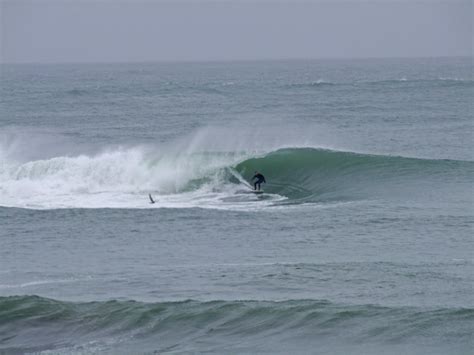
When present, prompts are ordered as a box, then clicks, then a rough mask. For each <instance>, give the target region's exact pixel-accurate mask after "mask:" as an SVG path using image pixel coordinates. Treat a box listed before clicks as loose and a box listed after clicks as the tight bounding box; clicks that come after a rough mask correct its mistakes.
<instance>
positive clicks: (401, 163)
mask: <svg viewBox="0 0 474 355" xmlns="http://www.w3.org/2000/svg"><path fill="white" fill-rule="evenodd" d="M473 167H474V164H473V163H472V162H467V161H453V160H429V159H417V158H404V157H396V156H384V155H368V154H357V153H350V152H339V151H331V150H323V149H314V148H289V149H280V150H277V151H274V152H272V153H269V154H267V155H265V156H262V157H258V158H252V159H248V160H245V161H243V162H241V163H239V164H238V165H237V166H236V167H235V169H236V170H237V171H238V172H239V173H240V174H241V175H242V176H243V177H244V179H246V180H247V181H250V179H251V178H252V176H253V174H254V172H255V171H257V170H258V171H260V172H261V173H263V174H264V175H265V177H266V178H267V182H268V184H266V185H264V189H265V191H266V192H268V193H275V194H280V195H283V196H286V197H288V199H289V200H290V201H292V202H295V201H297V202H312V201H327V200H354V199H360V198H371V197H377V196H380V195H387V194H392V195H397V194H400V193H409V194H412V193H413V192H417V191H418V192H421V191H422V190H426V189H436V190H438V191H439V190H440V187H441V189H442V185H443V184H445V185H446V187H448V186H447V185H450V184H452V183H471V182H472V181H473V179H472V177H473V171H474V169H473Z"/></svg>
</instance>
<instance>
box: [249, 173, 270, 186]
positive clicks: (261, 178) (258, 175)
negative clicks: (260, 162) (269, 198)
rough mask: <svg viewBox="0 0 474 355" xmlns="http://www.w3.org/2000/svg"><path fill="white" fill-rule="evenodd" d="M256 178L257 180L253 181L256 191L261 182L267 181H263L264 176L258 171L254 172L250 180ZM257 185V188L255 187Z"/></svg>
mask: <svg viewBox="0 0 474 355" xmlns="http://www.w3.org/2000/svg"><path fill="white" fill-rule="evenodd" d="M255 179H257V181H255V182H254V184H253V187H254V190H255V191H257V190H260V184H261V183H262V182H263V183H265V184H266V183H267V182H266V181H265V176H263V175H262V174H260V173H259V172H258V171H256V172H255V175H254V176H253V178H252V181H253V180H255ZM257 187H258V189H257Z"/></svg>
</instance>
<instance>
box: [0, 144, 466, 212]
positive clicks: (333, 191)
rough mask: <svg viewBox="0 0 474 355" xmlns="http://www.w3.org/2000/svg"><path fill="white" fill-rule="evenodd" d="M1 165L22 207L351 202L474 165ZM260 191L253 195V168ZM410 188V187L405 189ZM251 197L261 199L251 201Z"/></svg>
mask: <svg viewBox="0 0 474 355" xmlns="http://www.w3.org/2000/svg"><path fill="white" fill-rule="evenodd" d="M4 161H5V162H4V163H3V164H2V165H0V182H1V185H0V205H2V206H5V207H21V208H43V209H44V208H46V209H48V208H87V207H91V208H102V207H112V208H113V207H117V208H148V207H150V205H149V204H148V198H147V195H148V193H151V194H152V195H153V196H154V198H155V200H156V201H157V203H156V204H155V205H154V207H173V208H181V207H185V208H189V207H209V208H236V209H238V208H239V207H242V208H248V207H249V206H254V207H255V206H268V205H275V204H282V203H284V204H287V203H293V204H295V203H307V202H325V201H353V200H358V199H364V198H377V197H378V196H381V195H383V196H387V195H389V194H390V193H392V194H393V195H397V194H400V192H401V191H405V190H407V189H408V190H407V191H410V193H411V191H412V190H413V189H415V187H416V189H417V190H420V189H421V190H423V189H425V190H426V188H427V187H429V188H432V185H430V183H441V184H443V183H448V182H457V181H463V182H471V181H472V177H473V175H474V163H473V162H469V161H457V160H430V159H416V158H405V157H396V156H385V155H369V154H359V153H353V152H341V151H334V150H325V149H317V148H283V149H276V150H273V151H271V152H269V153H248V152H193V153H169V152H168V153H166V154H158V153H156V152H155V151H154V150H153V149H145V148H138V147H136V148H130V149H117V150H114V151H109V152H103V153H100V154H97V155H79V156H72V157H69V156H61V157H53V158H50V159H42V160H33V161H27V162H22V163H18V162H15V161H9V160H8V159H4ZM256 170H259V171H261V172H262V173H264V174H265V176H266V177H267V180H268V184H267V185H265V186H264V189H265V194H263V195H261V196H256V195H254V194H252V193H251V191H250V185H249V182H250V181H251V178H252V176H253V174H254V171H256ZM409 187H413V189H409ZM256 202H258V203H257V204H256Z"/></svg>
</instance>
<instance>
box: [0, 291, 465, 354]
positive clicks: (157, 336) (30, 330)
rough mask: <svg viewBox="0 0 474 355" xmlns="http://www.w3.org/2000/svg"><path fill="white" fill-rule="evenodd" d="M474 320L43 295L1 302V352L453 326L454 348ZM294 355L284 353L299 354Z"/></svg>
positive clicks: (457, 314)
mask: <svg viewBox="0 0 474 355" xmlns="http://www.w3.org/2000/svg"><path fill="white" fill-rule="evenodd" d="M473 319H474V310H473V309H471V308H464V309H460V308H433V309H426V308H415V307H380V306H373V305H342V304H334V303H332V302H329V301H326V300H288V301H282V302H275V301H210V302H199V301H182V302H160V303H142V302H135V301H116V300H111V301H103V302H88V303H73V302H63V301H58V300H53V299H48V298H42V297H38V296H14V297H0V334H2V339H1V341H0V353H8V354H10V353H28V352H29V353H36V352H40V351H43V350H53V351H54V353H59V354H63V353H64V354H70V353H71V352H72V353H76V352H80V353H111V354H115V353H117V351H119V352H118V353H136V349H137V348H138V349H141V350H142V351H143V352H147V351H148V352H150V353H151V352H153V353H156V352H160V353H161V352H167V351H169V349H174V350H176V351H178V352H187V351H186V350H190V349H189V348H188V347H189V346H191V347H192V348H193V350H194V351H196V350H197V351H198V352H199V350H207V351H209V348H208V347H206V346H208V344H222V348H221V347H219V346H218V345H214V351H213V352H214V353H218V354H219V353H227V352H228V350H229V346H233V347H234V349H239V346H241V343H242V339H245V340H246V341H248V342H250V344H253V347H255V346H264V345H265V343H268V339H271V341H272V342H277V343H279V344H280V345H281V346H284V345H285V344H286V343H287V342H288V341H289V340H288V339H297V338H298V336H300V335H301V334H302V333H303V334H304V333H306V332H310V333H311V335H312V337H310V338H309V339H312V338H313V339H319V340H318V341H321V339H323V340H326V341H327V340H328V339H329V341H331V339H334V340H336V339H337V340H338V341H341V339H343V341H345V342H350V341H351V337H352V338H353V339H356V341H360V340H361V339H366V338H370V339H371V340H372V341H374V342H379V343H380V344H382V345H386V344H390V343H391V342H393V341H401V340H404V339H411V340H413V339H417V337H420V338H422V339H423V341H424V342H427V341H429V342H434V341H440V339H439V334H440V332H443V331H445V329H446V327H451V329H453V330H455V333H453V335H452V337H451V342H453V343H461V344H466V343H469V339H470V336H471V330H472V322H473ZM387 322H388V323H387ZM354 324H358V325H360V324H363V326H357V327H355V328H354ZM387 324H389V325H390V326H389V327H387ZM341 326H342V327H352V328H351V329H352V330H353V332H351V335H342V338H341V332H340V328H341ZM282 335H284V336H286V339H285V338H283V339H282V338H281V336H282ZM453 336H454V337H453ZM314 337H316V338H314ZM293 344H294V345H298V342H295V343H293ZM334 344H336V343H334ZM334 344H332V343H330V345H331V346H332V345H334ZM451 345H452V344H451ZM126 346H130V347H131V348H130V349H133V351H132V350H130V351H127V349H125V348H124V347H126ZM216 346H217V348H216ZM297 348H298V347H297ZM299 349H300V348H299ZM226 350H227V351H226ZM249 350H250V349H249ZM290 350H292V349H291V348H290V349H288V351H282V353H294V352H293V351H290ZM207 351H206V352H207ZM231 352H232V351H231ZM233 352H236V353H241V352H242V349H241V348H240V351H233ZM247 352H248V351H244V353H247Z"/></svg>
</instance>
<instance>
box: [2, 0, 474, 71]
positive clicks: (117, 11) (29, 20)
mask: <svg viewBox="0 0 474 355" xmlns="http://www.w3.org/2000/svg"><path fill="white" fill-rule="evenodd" d="M0 22H1V23H0V61H1V62H4V63H23V62H30V63H31V62H32V63H63V62H147V61H214V60H264V59H309V58H364V57H438V56H472V53H473V52H472V48H473V27H472V22H473V5H472V0H422V1H416V0H412V1H409V0H372V1H371V0H345V1H344V0H332V1H328V0H326V1H323V0H307V1H299V0H292V1H290V0H286V1H284V0H254V1H250V0H220V1H199V0H187V1H186V0H174V1H163V0H157V1H151V0H135V1H133V0H118V1H111V0H95V1H92V0H0Z"/></svg>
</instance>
